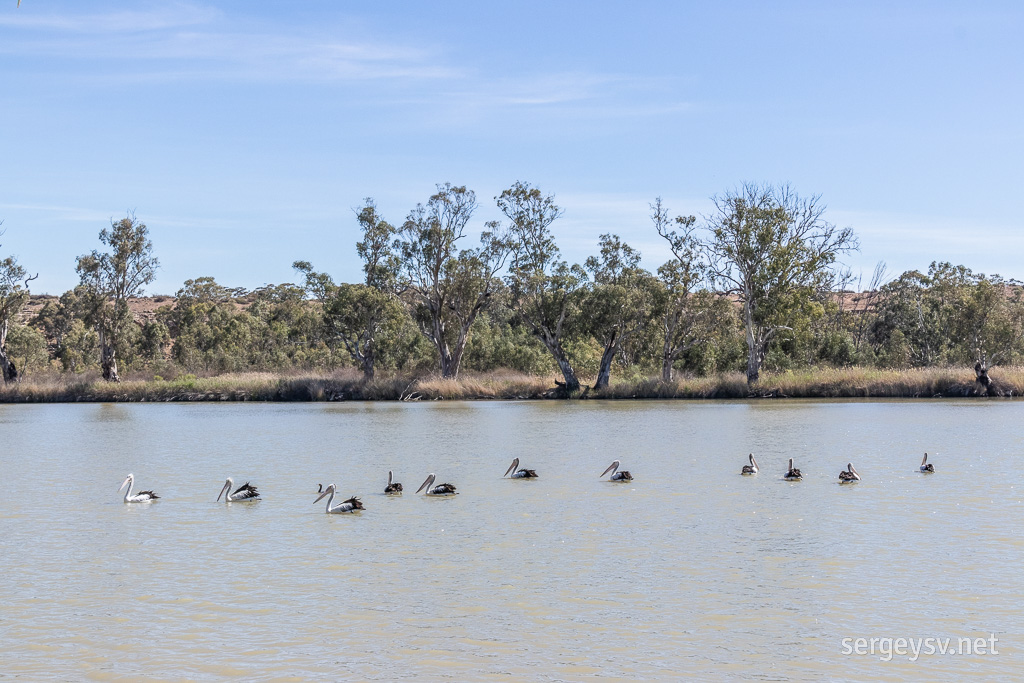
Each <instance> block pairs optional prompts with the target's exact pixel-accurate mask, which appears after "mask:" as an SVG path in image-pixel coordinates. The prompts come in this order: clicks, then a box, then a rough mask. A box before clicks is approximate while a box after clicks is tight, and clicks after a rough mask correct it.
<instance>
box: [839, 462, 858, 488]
mask: <svg viewBox="0 0 1024 683" xmlns="http://www.w3.org/2000/svg"><path fill="white" fill-rule="evenodd" d="M839 481H840V482H841V483H846V482H854V481H860V475H859V474H857V470H855V469H853V463H849V462H848V463H846V471H845V472H840V473H839Z"/></svg>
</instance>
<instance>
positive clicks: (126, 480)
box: [117, 475, 132, 491]
mask: <svg viewBox="0 0 1024 683" xmlns="http://www.w3.org/2000/svg"><path fill="white" fill-rule="evenodd" d="M131 480H132V478H131V475H128V476H127V477H125V478H124V481H123V482H121V486H120V488H118V489H117V490H118V491H120V490H121V489H123V488H124V487H125V486H127V485H128V482H130V481H131Z"/></svg>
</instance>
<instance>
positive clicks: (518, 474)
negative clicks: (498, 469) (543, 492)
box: [501, 458, 537, 479]
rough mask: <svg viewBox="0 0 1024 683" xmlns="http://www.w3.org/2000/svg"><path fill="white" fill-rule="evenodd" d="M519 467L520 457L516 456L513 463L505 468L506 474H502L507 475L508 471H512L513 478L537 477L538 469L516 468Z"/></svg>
mask: <svg viewBox="0 0 1024 683" xmlns="http://www.w3.org/2000/svg"><path fill="white" fill-rule="evenodd" d="M517 467H519V458H516V459H515V460H513V461H512V464H511V465H509V466H508V469H507V470H505V474H503V475H501V476H502V477H507V476H508V473H509V472H512V478H513V479H536V478H537V470H528V469H521V470H520V469H516V468H517ZM513 470H514V471H513Z"/></svg>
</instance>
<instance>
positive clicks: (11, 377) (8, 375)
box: [0, 348, 18, 384]
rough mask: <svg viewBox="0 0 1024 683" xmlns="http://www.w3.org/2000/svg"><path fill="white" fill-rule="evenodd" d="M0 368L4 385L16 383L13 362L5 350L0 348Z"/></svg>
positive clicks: (16, 375)
mask: <svg viewBox="0 0 1024 683" xmlns="http://www.w3.org/2000/svg"><path fill="white" fill-rule="evenodd" d="M0 368H3V373H4V383H5V384H7V383H10V382H17V381H18V369H17V368H16V367H15V366H14V361H13V360H11V359H10V357H9V356H8V355H7V349H4V348H0Z"/></svg>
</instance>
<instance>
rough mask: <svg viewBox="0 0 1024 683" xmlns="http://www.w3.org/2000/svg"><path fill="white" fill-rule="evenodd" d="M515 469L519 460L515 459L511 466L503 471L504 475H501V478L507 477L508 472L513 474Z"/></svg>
mask: <svg viewBox="0 0 1024 683" xmlns="http://www.w3.org/2000/svg"><path fill="white" fill-rule="evenodd" d="M517 467H519V458H516V459H515V460H513V461H512V464H511V465H509V466H508V469H507V470H505V474H503V475H501V476H503V477H507V476H508V473H509V472H514V471H515V469H516V468H517Z"/></svg>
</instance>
